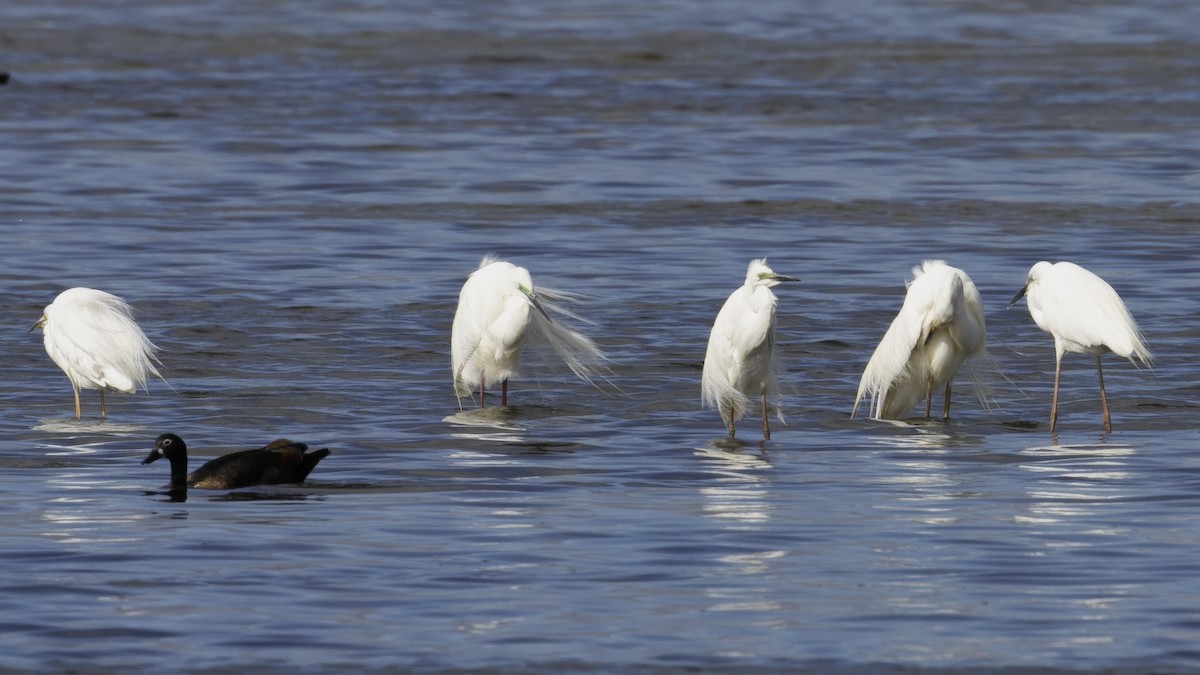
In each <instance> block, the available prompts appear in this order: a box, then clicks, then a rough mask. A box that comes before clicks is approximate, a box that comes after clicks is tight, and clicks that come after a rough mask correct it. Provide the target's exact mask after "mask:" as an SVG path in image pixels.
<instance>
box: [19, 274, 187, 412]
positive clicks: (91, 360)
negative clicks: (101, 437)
mask: <svg viewBox="0 0 1200 675" xmlns="http://www.w3.org/2000/svg"><path fill="white" fill-rule="evenodd" d="M38 328H41V329H42V341H43V343H44V344H45V346H46V353H47V354H49V355H50V359H51V360H53V361H54V363H55V364H56V365H57V366H58V367H59V368H61V369H62V371H63V372H64V373H66V375H67V379H69V380H70V381H71V388H72V389H73V390H74V391H75V419H79V418H80V407H79V390H80V389H98V390H99V391H100V417H102V418H103V417H106V416H107V415H108V411H107V410H106V409H105V405H104V392H105V391H106V390H112V391H119V392H122V393H125V394H132V393H134V392H136V391H137V390H138V388H139V387H140V388H142V389H145V388H146V379H147V377H149V376H150V375H154V376H156V377H158V378H159V379H162V375H160V374H159V372H158V371H157V370H156V369H155V368H154V364H155V363H160V362H159V360H158V359H157V358H156V357H155V353H156V352H157V351H158V347H155V346H154V343H152V342H150V340H149V339H147V338H146V335H145V333H143V332H142V329H141V328H139V327H138V325H137V323H136V322H135V321H134V320H133V308H131V307H130V306H129V305H127V304H125V301H124V300H122V299H121V298H118V297H117V296H115V295H112V294H111V293H105V292H104V291H98V290H95V289H93V288H70V289H67V290H65V291H63V292H62V293H59V294H58V297H56V298H55V299H54V302H52V303H50V304H49V305H47V306H46V309H45V311H44V312H43V313H42V318H41V319H39V320H38V322H37V323H35V324H34V325H33V328H31V329H30V330H31V331H32V330H37V329H38ZM160 365H161V364H160ZM164 382H165V380H164Z"/></svg>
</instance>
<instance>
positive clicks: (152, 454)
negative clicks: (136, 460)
mask: <svg viewBox="0 0 1200 675" xmlns="http://www.w3.org/2000/svg"><path fill="white" fill-rule="evenodd" d="M159 457H162V453H161V452H159V451H158V448H155V449H153V450H151V451H150V456H149V457H147V458H146V459H143V460H142V464H149V463H150V462H153V461H154V460H156V459H158V458H159Z"/></svg>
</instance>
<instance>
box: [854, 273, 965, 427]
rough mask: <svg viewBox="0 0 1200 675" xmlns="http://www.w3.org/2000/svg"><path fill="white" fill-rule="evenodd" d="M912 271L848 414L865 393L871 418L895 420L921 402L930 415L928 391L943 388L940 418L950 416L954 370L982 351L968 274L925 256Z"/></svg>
mask: <svg viewBox="0 0 1200 675" xmlns="http://www.w3.org/2000/svg"><path fill="white" fill-rule="evenodd" d="M912 273H913V279H912V281H910V282H908V291H907V293H906V294H905V296H904V304H903V305H902V306H901V307H900V313H899V314H897V315H896V318H895V319H893V320H892V325H891V326H890V327H889V328H888V329H887V332H886V333H884V335H883V339H882V340H880V341H879V346H878V347H876V348H875V352H874V353H873V354H872V355H871V359H870V361H868V362H867V367H866V369H865V370H864V371H863V374H862V379H861V380H859V383H858V396H857V397H856V398H855V399H854V409H853V411H852V412H851V416H853V415H854V414H855V413H856V412H857V411H858V406H859V404H860V403H862V400H863V399H864V398H865V397H867V396H870V398H871V417H874V418H876V419H900V418H901V417H904V415H905V414H907V413H908V411H909V410H911V409H912V407H913V406H914V405H916V404H917V403H919V402H921V400H924V401H925V419H929V417H930V413H931V408H932V405H933V392H934V390H935V389H941V388H942V387H943V386H944V387H945V388H946V396H945V399H944V401H943V403H942V418H943V419H949V418H950V386H951V382H952V381H953V379H954V374H955V373H957V372H958V369H959V367H960V366H961V365H962V364H963V362H964V361H966V360H967V359H969V358H971V357H973V356H976V355H979V354H984V353H985V352H986V349H987V347H986V337H985V333H986V328H985V326H984V320H983V302H982V300H980V298H979V291H978V290H977V289H976V288H975V284H974V283H972V282H971V278H970V277H968V276H967V273H966V272H964V271H962V270H960V269H958V268H957V267H951V266H949V265H947V264H946V263H945V262H943V261H941V260H926V261H925V262H923V263H921V264H920V265H918V266H917V267H914V268H913V270H912ZM981 400H982V398H981Z"/></svg>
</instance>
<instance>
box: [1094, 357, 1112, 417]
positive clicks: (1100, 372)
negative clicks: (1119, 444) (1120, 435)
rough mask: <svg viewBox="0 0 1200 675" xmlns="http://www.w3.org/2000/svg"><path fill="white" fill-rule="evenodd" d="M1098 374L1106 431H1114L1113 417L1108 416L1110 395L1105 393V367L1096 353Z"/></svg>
mask: <svg viewBox="0 0 1200 675" xmlns="http://www.w3.org/2000/svg"><path fill="white" fill-rule="evenodd" d="M1096 374H1097V375H1099V376H1100V410H1101V411H1103V413H1104V433H1106V434H1111V433H1112V418H1110V417H1109V416H1108V396H1107V395H1106V394H1105V393H1104V369H1103V368H1101V367H1100V355H1099V354H1097V355H1096Z"/></svg>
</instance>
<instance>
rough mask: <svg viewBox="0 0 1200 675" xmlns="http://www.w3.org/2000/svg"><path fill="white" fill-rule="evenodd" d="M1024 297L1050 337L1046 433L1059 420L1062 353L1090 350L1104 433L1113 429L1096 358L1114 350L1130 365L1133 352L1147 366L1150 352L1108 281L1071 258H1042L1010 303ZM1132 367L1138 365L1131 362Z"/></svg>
mask: <svg viewBox="0 0 1200 675" xmlns="http://www.w3.org/2000/svg"><path fill="white" fill-rule="evenodd" d="M1022 296H1025V302H1026V304H1027V305H1028V307H1029V315H1030V316H1032V317H1033V321H1034V323H1036V324H1037V325H1038V328H1041V329H1042V330H1044V331H1046V332H1047V333H1049V334H1051V335H1053V336H1054V395H1053V397H1052V398H1051V399H1050V431H1051V432H1053V431H1054V423H1055V422H1056V421H1057V420H1058V379H1059V373H1060V371H1061V370H1062V357H1063V353H1064V352H1076V353H1079V354H1091V355H1092V356H1094V357H1095V358H1096V374H1097V375H1098V376H1099V378H1100V409H1101V411H1102V414H1103V416H1104V431H1105V432H1106V433H1111V432H1112V418H1111V417H1109V414H1108V397H1107V396H1106V395H1105V393H1104V370H1103V369H1102V368H1101V367H1100V356H1101V355H1102V354H1104V352H1113V353H1114V354H1117V355H1118V356H1123V357H1125V358H1127V359H1129V361H1130V363H1134V360H1133V359H1134V357H1135V356H1136V357H1137V358H1138V359H1139V360H1140V361H1141V362H1142V364H1143V365H1147V366H1148V365H1150V364H1151V362H1152V361H1153V358H1154V357H1153V355H1151V354H1150V350H1149V349H1147V348H1146V345H1145V344H1144V343H1143V340H1144V339H1145V338H1144V336H1143V335H1142V331H1141V330H1139V329H1138V326H1137V324H1136V323H1134V321H1133V317H1132V316H1130V314H1129V310H1128V309H1126V308H1125V303H1124V302H1121V296H1119V295H1117V292H1116V291H1114V290H1113V287H1112V286H1109V285H1108V282H1107V281H1105V280H1103V279H1101V278H1100V277H1098V276H1096V275H1095V274H1093V273H1091V272H1089V271H1087V270H1086V269H1084V268H1082V267H1080V266H1079V265H1076V264H1075V263H1071V262H1059V263H1054V264H1053V265H1052V264H1050V263H1048V262H1046V261H1044V260H1043V261H1041V262H1039V263H1037V264H1035V265H1034V266H1033V267H1031V268H1030V269H1029V275H1028V276H1027V277H1026V278H1025V286H1023V287H1022V288H1021V290H1020V291H1017V294H1016V295H1014V296H1013V299H1012V302H1010V303H1008V306H1009V307H1012V306H1013V305H1014V304H1016V302H1017V301H1018V300H1020V299H1021V297H1022ZM1134 365H1136V363H1134Z"/></svg>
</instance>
